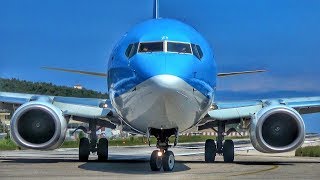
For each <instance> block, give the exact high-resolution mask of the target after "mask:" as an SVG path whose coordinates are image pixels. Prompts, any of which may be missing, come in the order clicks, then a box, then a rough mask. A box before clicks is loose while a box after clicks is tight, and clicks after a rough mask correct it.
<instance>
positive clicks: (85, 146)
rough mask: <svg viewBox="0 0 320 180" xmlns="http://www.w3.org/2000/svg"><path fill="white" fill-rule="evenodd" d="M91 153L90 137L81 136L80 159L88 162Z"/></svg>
mask: <svg viewBox="0 0 320 180" xmlns="http://www.w3.org/2000/svg"><path fill="white" fill-rule="evenodd" d="M89 155H90V143H89V139H88V138H81V139H80V143H79V161H82V162H86V161H88V159H89Z"/></svg>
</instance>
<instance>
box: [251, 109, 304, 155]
mask: <svg viewBox="0 0 320 180" xmlns="http://www.w3.org/2000/svg"><path fill="white" fill-rule="evenodd" d="M250 139H251V142H252V144H253V146H254V147H255V149H257V150H258V151H260V152H264V153H280V152H288V151H292V150H295V149H297V148H298V147H300V146H301V145H302V144H303V142H304V139H305V125H304V122H303V119H302V117H301V116H300V114H299V113H298V112H297V111H296V110H295V109H293V108H290V107H287V106H285V105H281V104H276V105H275V104H272V105H269V106H267V107H264V108H263V109H261V110H260V111H259V112H258V113H257V114H255V115H254V116H253V119H252V121H251V124H250Z"/></svg>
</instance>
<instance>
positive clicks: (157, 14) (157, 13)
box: [153, 0, 159, 19]
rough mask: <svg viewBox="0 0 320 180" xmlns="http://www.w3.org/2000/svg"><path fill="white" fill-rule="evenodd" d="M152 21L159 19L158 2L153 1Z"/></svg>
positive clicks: (157, 0) (156, 0)
mask: <svg viewBox="0 0 320 180" xmlns="http://www.w3.org/2000/svg"><path fill="white" fill-rule="evenodd" d="M153 19H159V0H154V4H153Z"/></svg>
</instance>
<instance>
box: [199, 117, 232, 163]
mask: <svg viewBox="0 0 320 180" xmlns="http://www.w3.org/2000/svg"><path fill="white" fill-rule="evenodd" d="M217 133H218V136H217V139H216V141H217V144H216V143H215V141H214V140H212V139H207V140H206V143H205V153H204V154H205V162H206V163H213V162H214V161H215V157H216V155H217V154H219V155H223V160H224V162H226V163H232V162H233V161H234V143H233V141H232V140H225V141H224V142H223V140H224V136H225V123H224V122H219V124H218V131H217Z"/></svg>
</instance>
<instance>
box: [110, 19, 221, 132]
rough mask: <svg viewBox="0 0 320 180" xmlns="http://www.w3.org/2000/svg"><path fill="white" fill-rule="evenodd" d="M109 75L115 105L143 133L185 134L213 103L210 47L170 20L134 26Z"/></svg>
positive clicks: (213, 69) (119, 46)
mask: <svg viewBox="0 0 320 180" xmlns="http://www.w3.org/2000/svg"><path fill="white" fill-rule="evenodd" d="M179 48H180V49H179ZM107 73H108V82H107V84H108V90H109V95H110V99H111V102H112V105H113V107H114V108H115V109H116V111H117V112H118V114H119V115H120V116H121V117H122V118H123V120H124V121H125V122H126V123H127V124H128V125H130V126H131V127H132V128H134V129H136V130H138V131H141V132H146V130H147V128H159V129H160V128H164V129H167V128H179V131H184V130H186V129H188V128H190V127H191V126H193V125H195V124H196V123H197V122H198V121H199V120H200V119H201V118H202V117H203V116H204V115H205V114H206V113H207V111H208V109H209V108H210V106H211V104H212V102H213V99H214V92H215V88H216V77H217V76H216V75H217V72H216V64H215V61H214V58H213V52H212V49H211V48H210V45H209V44H208V43H207V41H206V40H205V39H204V38H203V37H202V36H201V35H200V33H199V32H198V31H196V30H195V29H194V28H192V27H191V26H188V25H186V24H184V23H182V22H179V21H176V20H172V19H151V20H148V21H145V22H142V23H140V24H138V25H136V26H134V27H133V28H132V29H131V30H130V31H129V32H127V33H126V34H125V35H124V36H123V37H122V39H121V40H120V41H119V42H118V44H117V45H116V46H115V48H114V49H113V52H112V54H111V56H110V59H109V61H108V72H107Z"/></svg>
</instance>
